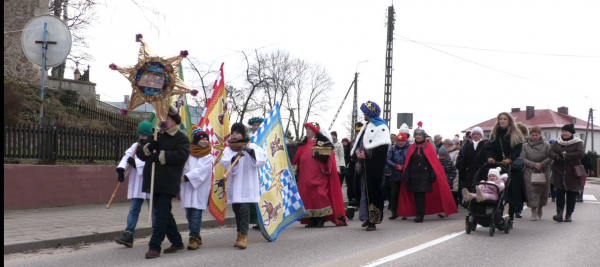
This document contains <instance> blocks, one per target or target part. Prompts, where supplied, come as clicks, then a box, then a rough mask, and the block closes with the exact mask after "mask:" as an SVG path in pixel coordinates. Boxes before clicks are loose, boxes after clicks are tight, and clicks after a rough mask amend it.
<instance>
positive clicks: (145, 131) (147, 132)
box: [137, 121, 154, 136]
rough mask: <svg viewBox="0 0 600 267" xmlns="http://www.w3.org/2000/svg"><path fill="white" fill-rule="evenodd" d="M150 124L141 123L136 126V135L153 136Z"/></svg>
mask: <svg viewBox="0 0 600 267" xmlns="http://www.w3.org/2000/svg"><path fill="white" fill-rule="evenodd" d="M152 128H153V127H152V123H150V122H147V121H143V122H141V123H140V125H138V130H137V133H138V134H139V135H143V136H151V135H152V134H154V130H153V129H152Z"/></svg>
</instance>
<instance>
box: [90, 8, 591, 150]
mask: <svg viewBox="0 0 600 267" xmlns="http://www.w3.org/2000/svg"><path fill="white" fill-rule="evenodd" d="M146 3H147V5H148V6H151V7H154V8H157V9H158V10H159V11H160V12H161V13H162V14H163V15H164V17H163V18H160V19H159V18H157V17H155V16H154V15H152V14H151V13H149V12H142V11H140V10H139V9H138V8H137V7H136V6H135V5H133V4H132V2H131V1H118V2H117V1H113V2H111V3H107V4H106V5H105V6H101V7H99V8H98V14H99V18H98V22H97V23H96V24H95V25H94V26H92V27H91V28H90V29H89V35H90V36H91V38H92V39H90V42H89V43H90V46H91V47H90V52H91V54H93V55H94V56H95V62H92V63H91V66H92V76H91V79H92V81H93V82H96V83H97V84H98V85H97V88H96V90H97V92H98V93H99V94H102V96H101V97H102V100H105V101H115V100H122V99H123V95H125V94H130V93H131V87H130V86H129V84H128V81H127V80H126V79H124V78H123V77H122V76H121V75H119V74H118V73H116V72H113V71H110V70H109V68H108V65H109V64H110V63H113V62H114V63H116V64H119V65H132V64H135V63H136V60H137V52H138V49H139V44H138V43H136V42H135V34H137V33H142V34H144V37H145V39H146V41H147V42H148V43H149V44H150V45H151V46H152V48H153V49H154V51H155V52H156V53H158V54H159V55H161V56H170V55H173V54H177V53H179V51H180V50H182V49H187V50H189V52H190V55H192V56H194V57H197V58H200V59H201V60H203V61H205V62H207V63H210V62H213V61H214V62H215V65H214V67H215V68H218V65H219V64H220V62H225V81H226V83H229V84H232V85H240V84H242V83H243V80H244V77H243V72H244V68H245V63H244V62H243V61H242V56H241V54H240V53H239V52H236V51H240V50H250V51H251V50H253V49H254V48H261V47H264V48H263V49H265V50H275V49H284V50H287V51H289V52H290V54H291V55H292V56H294V57H297V58H302V59H305V60H308V61H310V62H315V63H321V64H323V65H324V66H325V67H326V68H327V70H328V71H329V73H330V74H331V76H332V78H333V80H334V82H335V85H334V87H333V90H332V91H331V92H330V93H329V96H330V98H331V103H332V104H331V110H330V112H329V113H328V114H326V115H325V116H323V117H322V118H313V119H311V120H317V121H320V122H321V125H327V126H328V125H329V124H330V123H331V120H332V119H333V115H334V114H335V111H336V110H337V108H338V107H339V105H340V103H341V101H342V99H343V97H344V95H345V93H346V91H347V90H348V87H349V86H350V84H351V82H352V79H353V78H354V72H355V68H356V63H357V62H360V61H363V60H369V62H367V63H362V64H360V65H358V72H359V73H360V76H359V84H358V89H359V92H358V100H359V105H360V103H362V102H365V101H367V100H372V101H375V102H377V103H379V104H380V105H381V106H382V107H383V92H384V75H385V48H386V28H385V21H386V9H387V7H388V6H389V5H390V4H391V3H392V2H391V1H372V0H371V1H348V0H345V1H281V0H280V1H257V0H253V1H227V0H219V1H182V0H169V1H150V0H147V1H146ZM394 6H395V9H396V30H395V34H396V35H397V36H395V38H396V39H395V44H394V65H393V67H394V72H393V92H392V98H393V104H392V125H391V126H392V132H397V125H396V113H400V112H410V113H414V120H415V124H416V122H417V121H419V120H420V121H423V123H424V128H425V130H426V131H427V132H428V133H429V134H430V135H434V134H438V133H439V134H442V135H443V136H444V137H445V138H446V137H451V136H453V135H454V134H455V133H459V132H460V131H461V130H463V129H465V128H467V127H470V126H472V125H474V124H476V123H479V122H482V121H485V120H487V119H489V118H492V117H494V116H496V115H497V114H498V113H499V112H501V111H510V109H511V108H514V107H520V108H521V109H525V106H527V105H529V106H535V108H536V109H547V108H550V109H552V110H556V109H557V107H559V106H567V107H569V111H570V113H571V115H574V116H576V117H579V118H580V119H583V120H586V119H587V115H588V109H589V107H590V105H591V104H592V100H593V101H594V103H593V104H594V106H596V107H597V106H599V105H600V15H598V14H600V1H597V0H588V1H577V0H573V1H564V0H563V1H548V0H544V1H541V0H540V1H522V0H521V1H482V0H476V1H447V0H443V1H442V0H440V1H394ZM148 21H154V22H158V29H156V28H153V27H152V26H151V25H150V23H149V22H148ZM401 36H402V37H405V38H408V39H411V40H414V41H417V42H421V43H434V44H435V45H434V44H427V46H429V47H426V46H424V45H420V44H417V43H413V42H410V41H406V39H403V38H402V37H401ZM437 44H443V45H451V46H461V47H470V48H478V49H491V50H503V51H518V52H527V53H525V54H523V53H507V52H495V51H485V50H477V49H465V48H457V47H449V46H440V45H437ZM435 49H437V50H440V51H442V52H440V51H437V50H435ZM528 53H538V54H553V55H538V54H528ZM449 54H450V55H449ZM561 55H576V56H577V57H576V56H561ZM460 58H462V59H460ZM184 66H187V62H185V63H184ZM191 75H193V73H191V72H189V73H186V78H187V77H191ZM211 80H212V78H211ZM351 96H352V95H350V96H349V99H348V100H347V101H346V104H345V107H344V109H343V111H342V114H341V115H340V118H338V120H337V122H336V125H335V127H334V130H338V131H339V132H343V131H344V130H343V126H342V123H343V122H345V121H346V119H345V117H346V116H345V115H346V114H348V113H350V112H351V106H352V99H351ZM586 97H587V98H586ZM599 111H600V110H599ZM596 117H597V118H600V117H599V116H596ZM596 124H597V123H596ZM341 135H342V136H343V135H344V134H341Z"/></svg>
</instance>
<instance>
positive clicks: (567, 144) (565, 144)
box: [556, 136, 583, 146]
mask: <svg viewBox="0 0 600 267" xmlns="http://www.w3.org/2000/svg"><path fill="white" fill-rule="evenodd" d="M556 142H558V144H559V145H561V146H570V145H573V144H577V143H579V142H582V143H583V140H581V139H580V138H579V137H577V136H573V139H572V140H569V141H563V140H562V136H559V137H558V139H557V140H556Z"/></svg>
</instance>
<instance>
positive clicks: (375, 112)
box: [360, 101, 381, 118]
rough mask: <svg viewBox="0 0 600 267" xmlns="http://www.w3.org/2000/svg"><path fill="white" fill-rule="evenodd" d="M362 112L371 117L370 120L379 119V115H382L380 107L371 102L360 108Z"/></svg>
mask: <svg viewBox="0 0 600 267" xmlns="http://www.w3.org/2000/svg"><path fill="white" fill-rule="evenodd" d="M360 110H361V111H362V112H363V113H364V114H365V115H367V116H369V118H378V117H379V115H381V108H380V107H379V105H377V103H375V102H371V101H367V103H364V104H362V105H361V106H360Z"/></svg>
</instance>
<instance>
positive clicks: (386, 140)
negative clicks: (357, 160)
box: [350, 122, 392, 155]
mask: <svg viewBox="0 0 600 267" xmlns="http://www.w3.org/2000/svg"><path fill="white" fill-rule="evenodd" d="M361 136H362V141H363V146H364V148H365V149H373V148H376V147H378V146H382V145H387V146H388V147H390V146H391V145H392V141H391V140H390V129H389V128H388V126H387V125H385V124H382V125H379V126H375V124H373V123H371V122H367V125H365V126H364V127H363V128H362V129H361V130H360V133H359V134H358V138H357V139H356V140H357V141H356V142H355V143H354V146H353V147H352V151H351V152H350V155H354V151H356V148H357V147H358V143H359V141H360V137H361Z"/></svg>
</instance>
